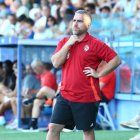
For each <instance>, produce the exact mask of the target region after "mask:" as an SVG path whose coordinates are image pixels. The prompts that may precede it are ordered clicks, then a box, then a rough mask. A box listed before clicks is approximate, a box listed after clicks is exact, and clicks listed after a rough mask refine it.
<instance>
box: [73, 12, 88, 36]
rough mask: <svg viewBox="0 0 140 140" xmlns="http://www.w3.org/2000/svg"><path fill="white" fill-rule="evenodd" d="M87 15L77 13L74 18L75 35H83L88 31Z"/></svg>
mask: <svg viewBox="0 0 140 140" xmlns="http://www.w3.org/2000/svg"><path fill="white" fill-rule="evenodd" d="M86 22H87V21H86V16H85V15H83V14H79V13H76V14H75V15H74V18H73V23H72V32H73V34H74V35H81V34H83V33H86V32H87V29H88V25H87V23H86Z"/></svg>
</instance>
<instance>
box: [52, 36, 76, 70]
mask: <svg viewBox="0 0 140 140" xmlns="http://www.w3.org/2000/svg"><path fill="white" fill-rule="evenodd" d="M76 41H78V37H77V36H76V35H72V36H71V37H70V38H69V40H68V41H67V42H66V43H65V44H64V46H63V47H62V48H61V49H60V50H59V51H58V52H57V53H55V54H54V55H53V56H52V58H51V60H52V64H53V66H54V67H55V68H59V67H61V66H62V65H63V64H64V63H65V61H66V59H67V54H68V51H69V49H70V47H71V46H72V45H73V44H74V43H75V42H76Z"/></svg>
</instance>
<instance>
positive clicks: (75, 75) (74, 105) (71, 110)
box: [46, 10, 121, 140]
mask: <svg viewBox="0 0 140 140" xmlns="http://www.w3.org/2000/svg"><path fill="white" fill-rule="evenodd" d="M90 23H91V17H90V15H89V14H88V13H87V12H86V11H85V10H78V11H76V12H75V15H74V18H73V23H72V32H73V35H71V36H70V37H69V38H64V39H62V40H61V41H60V42H59V44H58V46H57V48H56V51H55V53H54V55H53V56H52V63H53V65H54V67H61V66H62V83H61V90H60V91H61V94H60V96H58V98H57V102H56V105H55V107H54V110H53V114H52V118H51V123H50V124H49V131H48V135H47V138H46V140H59V139H60V132H61V130H62V129H63V128H64V127H66V128H69V129H70V128H71V129H73V127H74V126H76V129H78V130H83V133H84V139H85V140H94V139H95V136H94V131H93V128H94V127H95V121H96V116H97V112H98V106H99V102H100V100H101V97H100V88H99V80H98V78H100V77H102V76H104V75H106V74H108V73H110V72H111V71H113V70H114V69H115V68H116V67H117V66H118V65H119V64H120V63H121V60H120V58H119V57H118V56H117V54H116V53H115V52H114V51H113V50H112V49H111V48H109V47H108V46H107V45H105V44H104V43H102V42H101V41H99V40H97V39H96V38H94V37H92V36H91V35H89V34H88V33H87V30H88V28H89V26H90ZM102 60H105V61H106V62H108V64H107V65H106V67H104V69H103V70H102V71H100V72H99V73H98V72H97V71H96V70H97V67H98V65H99V63H100V62H101V61H102Z"/></svg>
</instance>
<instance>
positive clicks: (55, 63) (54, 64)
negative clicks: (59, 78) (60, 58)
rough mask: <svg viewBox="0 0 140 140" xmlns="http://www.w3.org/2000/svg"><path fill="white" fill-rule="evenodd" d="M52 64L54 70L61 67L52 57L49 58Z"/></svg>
mask: <svg viewBox="0 0 140 140" xmlns="http://www.w3.org/2000/svg"><path fill="white" fill-rule="evenodd" d="M51 61H52V64H53V67H54V68H60V67H61V65H60V64H59V63H58V62H57V61H56V60H55V59H54V58H53V57H52V58H51Z"/></svg>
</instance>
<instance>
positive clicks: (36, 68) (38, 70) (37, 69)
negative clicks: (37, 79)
mask: <svg viewBox="0 0 140 140" xmlns="http://www.w3.org/2000/svg"><path fill="white" fill-rule="evenodd" d="M32 69H33V71H34V72H35V73H36V74H42V67H40V66H37V65H36V66H33V67H32Z"/></svg>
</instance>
